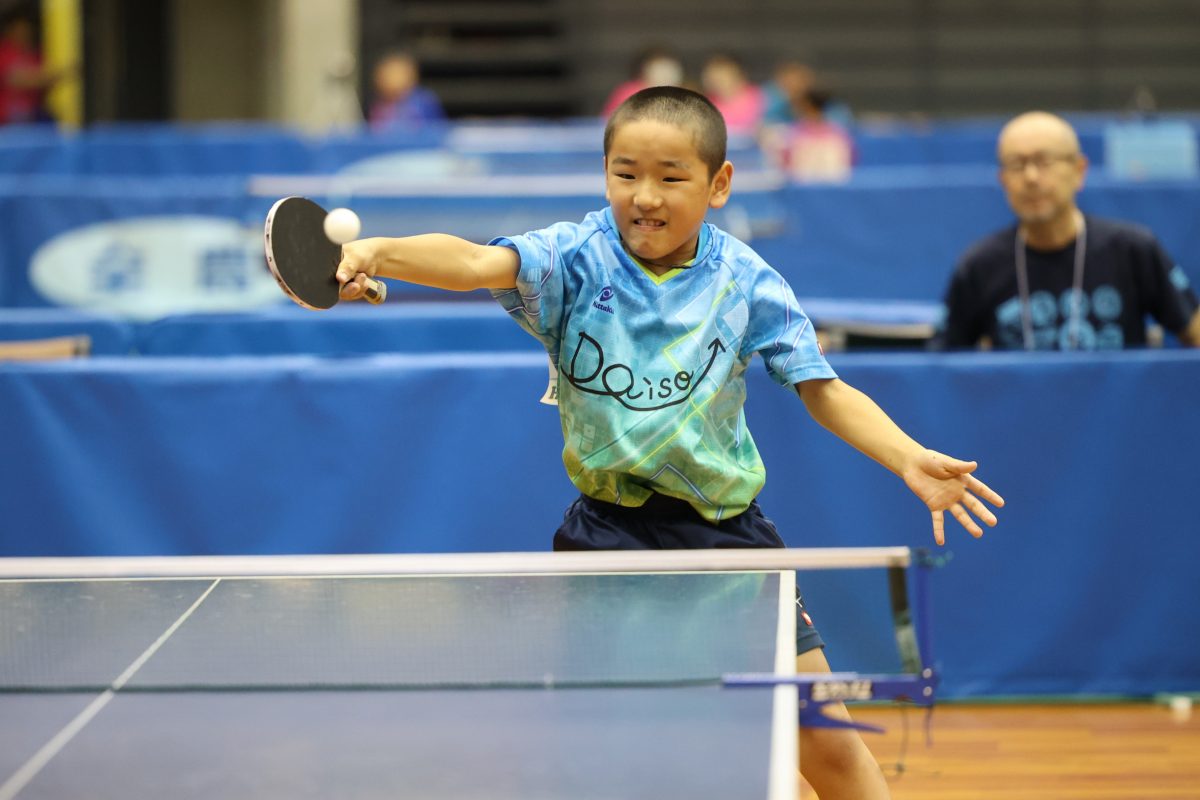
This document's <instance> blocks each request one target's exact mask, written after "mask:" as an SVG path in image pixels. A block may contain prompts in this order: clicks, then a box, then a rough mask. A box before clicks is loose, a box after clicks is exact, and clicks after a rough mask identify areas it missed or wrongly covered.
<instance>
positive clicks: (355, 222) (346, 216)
mask: <svg viewBox="0 0 1200 800" xmlns="http://www.w3.org/2000/svg"><path fill="white" fill-rule="evenodd" d="M361 230H362V222H360V221H359V219H358V214H355V213H354V212H353V211H351V210H350V209H348V208H335V209H334V210H333V211H330V212H329V213H328V214H326V215H325V236H326V238H328V239H329V241H331V242H333V243H334V244H345V243H346V242H352V241H354V240H355V239H357V238H358V233H359V231H361Z"/></svg>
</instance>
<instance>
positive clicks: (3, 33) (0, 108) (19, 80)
mask: <svg viewBox="0 0 1200 800" xmlns="http://www.w3.org/2000/svg"><path fill="white" fill-rule="evenodd" d="M34 32H35V29H34V24H33V18H32V16H30V14H29V12H28V11H26V10H24V9H17V10H15V11H10V12H9V13H8V14H6V15H5V16H4V18H3V20H2V21H0V125H17V124H23V123H24V124H28V123H34V122H46V121H49V120H50V116H49V114H48V113H47V112H46V108H45V105H44V100H45V93H46V91H47V90H48V89H50V88H51V87H52V86H54V84H56V83H58V82H59V81H60V80H62V79H63V78H64V77H66V76H67V73H68V70H64V69H48V68H46V67H45V66H44V65H43V64H42V55H41V53H40V52H39V51H38V48H37V45H36V39H35V35H34Z"/></svg>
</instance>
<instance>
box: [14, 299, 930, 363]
mask: <svg viewBox="0 0 1200 800" xmlns="http://www.w3.org/2000/svg"><path fill="white" fill-rule="evenodd" d="M442 296H443V297H446V298H460V297H461V298H463V299H462V300H454V299H448V300H446V301H440V302H411V303H386V304H384V305H382V306H366V305H364V304H362V303H353V304H352V303H344V304H342V305H339V306H337V307H335V308H332V309H329V310H327V311H322V312H314V311H308V310H305V309H301V308H300V307H298V306H296V305H294V304H293V303H291V302H289V301H287V300H283V299H279V300H277V302H276V305H274V306H271V307H268V308H263V309H258V310H254V311H243V312H237V313H205V314H174V315H171V316H167V317H163V318H161V319H156V320H148V321H135V320H126V319H121V318H117V317H112V316H104V315H99V314H88V313H84V312H79V311H72V310H69V309H58V308H8V309H0V342H6V341H20V340H29V339H46V338H51V337H56V336H77V335H84V336H88V337H89V338H90V339H91V342H92V346H91V353H92V355H96V356H117V355H143V356H247V355H259V356H264V355H325V356H336V355H361V354H371V353H429V352H480V351H497V350H536V349H538V348H539V347H540V345H539V344H538V343H537V342H536V341H535V340H534V339H533V338H532V337H530V336H529V335H528V334H526V333H525V332H524V331H522V330H521V329H520V328H518V327H517V326H516V325H514V324H513V323H512V322H511V321H510V320H509V318H508V315H507V314H506V313H505V311H504V310H503V309H502V308H501V307H500V306H499V304H497V303H495V302H493V301H492V300H491V298H490V297H489V296H488V295H487V293H486V292H472V293H469V294H467V295H455V294H451V293H448V292H446V293H443V294H442ZM800 302H801V305H802V306H803V307H804V310H805V312H806V313H807V314H808V315H809V317H810V318H811V319H812V320H813V322H814V323H815V324H816V325H817V326H818V327H820V328H825V329H832V330H837V329H843V330H845V329H856V330H862V331H870V330H878V329H879V328H880V326H886V327H888V328H889V329H892V330H895V329H901V330H909V331H911V330H917V331H924V330H927V329H928V330H931V329H932V326H933V324H934V322H935V321H936V319H937V317H938V315H939V313H940V307H939V306H938V305H937V304H931V303H910V302H895V301H893V302H884V301H872V302H866V301H854V300H827V299H820V298H801V299H800ZM893 335H894V334H893ZM911 335H912V336H913V338H914V339H919V338H920V334H919V333H914V334H911ZM913 346H914V347H918V348H919V347H921V346H922V345H921V343H920V342H919V341H917V342H915V343H914V344H913Z"/></svg>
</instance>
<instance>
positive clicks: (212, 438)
mask: <svg viewBox="0 0 1200 800" xmlns="http://www.w3.org/2000/svg"><path fill="white" fill-rule="evenodd" d="M831 362H832V363H833V366H834V367H835V368H836V369H837V370H838V372H839V373H840V374H841V375H842V377H843V378H845V379H846V380H847V381H849V382H850V383H851V384H853V385H855V386H858V387H859V388H861V389H863V390H864V391H866V392H867V393H868V394H870V395H871V396H872V397H874V398H875V399H876V400H877V401H878V402H879V403H880V404H881V405H882V406H883V407H884V408H885V409H886V410H887V411H888V412H889V413H890V414H891V415H892V416H893V417H894V418H895V419H896V420H897V421H898V422H899V423H900V424H901V425H902V426H903V427H904V428H905V429H907V430H908V431H909V432H910V433H912V434H913V435H914V436H915V437H916V438H917V439H918V440H920V441H922V442H923V443H924V444H926V445H927V446H930V447H933V448H935V449H940V450H943V451H945V452H948V453H950V454H952V455H957V456H963V457H969V458H974V459H978V460H979V461H980V463H981V465H982V466H981V473H980V477H981V478H982V479H984V480H985V481H987V482H989V483H990V484H991V485H992V486H994V487H995V488H996V489H997V490H999V491H1000V492H1002V493H1003V494H1004V495H1005V497H1006V499H1007V500H1008V507H1007V508H1005V509H1003V510H1002V511H1001V512H1000V518H1001V520H1002V524H1001V527H999V528H997V529H994V530H989V531H988V533H987V534H986V535H985V536H984V538H983V539H982V540H979V541H975V540H973V539H971V538H970V537H969V536H967V535H966V534H965V533H964V532H962V531H960V530H957V526H956V524H955V523H954V522H948V523H947V529H948V533H949V544H948V545H947V546H946V547H945V548H944V549H941V550H938V551H937V555H938V556H940V557H942V558H945V559H947V563H946V565H945V566H944V568H942V569H939V570H937V571H936V572H935V574H934V577H933V610H934V613H933V625H934V628H933V633H934V645H935V647H934V650H935V655H936V656H937V658H938V661H939V663H940V666H941V668H942V670H943V672H944V674H945V683H944V689H945V690H946V694H947V695H948V696H951V697H967V696H981V695H1012V694H1078V693H1088V694H1119V695H1145V694H1149V693H1152V692H1157V691H1194V690H1195V688H1196V686H1197V685H1198V683H1200V641H1198V640H1197V639H1196V637H1195V636H1193V635H1191V634H1192V632H1194V631H1196V630H1200V607H1198V606H1197V604H1196V603H1194V602H1192V599H1193V598H1192V595H1193V594H1194V592H1192V590H1191V587H1192V586H1193V585H1194V583H1195V581H1194V572H1195V564H1196V563H1197V560H1198V559H1200V538H1198V537H1197V523H1196V519H1195V512H1194V509H1193V503H1192V501H1191V497H1192V496H1193V494H1194V492H1193V486H1192V484H1193V483H1194V478H1193V476H1194V470H1193V469H1192V468H1191V464H1192V461H1193V458H1194V454H1195V453H1196V452H1197V450H1198V448H1200V426H1197V425H1196V424H1195V398H1196V396H1197V392H1198V390H1200V353H1195V352H1191V351H1160V352H1132V351H1131V352H1122V353H1113V354H1108V355H1086V354H1041V355H1036V354H1035V355H1024V354H961V355H936V354H904V355H897V354H889V355H887V356H868V355H861V354H859V355H856V354H845V355H836V356H833V357H832V358H831ZM545 381H546V366H545V360H544V357H543V356H542V355H541V354H540V353H538V352H534V351H530V352H520V353H495V352H493V353H484V354H469V353H458V354H437V353H429V354H395V355H372V356H362V357H346V358H331V357H314V356H279V357H257V358H234V357H226V358H181V359H171V358H158V359H149V358H97V359H91V360H83V361H77V362H57V363H43V364H6V365H0V430H2V436H0V441H2V442H3V447H2V448H0V509H3V514H2V515H0V555H98V554H210V553H325V552H432V551H477V550H483V551H508V550H544V549H547V548H548V547H549V546H550V537H551V533H552V532H553V530H554V528H555V527H556V525H557V523H558V521H559V520H560V519H561V514H562V510H563V509H564V508H565V506H566V505H567V504H568V503H569V502H570V500H571V498H572V497H573V494H574V492H573V490H572V487H571V486H570V484H569V482H568V481H567V479H566V477H565V475H564V472H563V469H562V466H561V463H560V461H559V453H560V449H561V441H562V440H561V431H560V427H559V420H558V416H557V414H556V413H555V411H554V409H552V408H549V407H546V406H543V405H540V404H539V403H538V402H537V399H538V398H539V397H540V395H541V392H542V390H543V388H544V386H545ZM749 394H750V400H749V403H748V406H747V416H748V419H749V423H750V427H751V430H752V431H753V432H754V435H755V438H756V441H757V442H758V445H759V447H760V449H761V451H762V454H763V458H764V461H765V463H766V466H767V471H768V479H767V486H766V489H765V490H764V491H763V493H762V495H761V496H760V500H761V502H762V504H763V507H764V509H765V510H766V512H767V513H768V515H769V516H771V517H772V518H773V519H774V520H775V521H776V523H777V524H778V526H779V529H780V531H781V533H782V535H783V537H784V539H785V540H786V541H787V543H788V544H789V545H792V546H797V547H805V546H812V547H816V546H883V545H910V546H916V547H922V546H929V545H930V544H931V534H930V522H929V515H928V512H927V511H926V510H925V509H924V507H923V506H922V505H921V504H920V503H919V502H918V501H917V500H916V499H915V498H913V497H912V496H911V495H910V494H909V492H908V491H907V489H905V488H904V486H903V485H902V484H901V483H900V481H898V480H897V479H896V478H895V477H893V476H892V475H890V474H889V473H887V472H886V471H885V470H883V469H882V468H880V467H879V466H878V465H876V464H874V463H872V462H871V461H869V460H868V459H867V458H865V457H863V456H862V455H860V454H858V453H856V452H854V451H853V450H852V449H851V448H849V447H847V446H846V445H845V444H843V443H841V442H840V441H838V440H836V439H835V438H834V437H832V436H831V435H829V434H828V433H827V432H825V431H824V430H823V429H821V428H820V427H819V426H817V425H816V424H815V423H814V422H812V421H811V420H810V419H809V418H808V416H807V415H806V414H805V412H804V409H803V407H802V404H801V403H800V401H799V400H798V399H797V398H796V397H795V396H794V394H793V393H791V392H789V391H787V390H784V389H781V388H779V387H778V386H775V385H774V384H773V383H771V382H770V380H769V379H768V378H767V377H766V375H765V373H764V371H763V370H762V369H760V368H758V367H757V366H756V367H755V368H754V369H752V370H751V372H750V374H749ZM864 580H865V578H864ZM802 587H803V589H804V592H805V594H806V598H807V599H808V601H809V607H810V611H811V612H812V613H813V615H814V616H815V618H816V620H817V622H818V624H819V625H820V626H821V627H822V629H823V631H824V633H825V635H826V637H827V638H828V639H829V641H830V657H831V659H832V660H833V661H834V663H835V665H837V666H838V667H839V668H846V669H860V670H863V669H866V670H872V669H877V668H878V664H877V662H876V661H875V659H876V658H877V657H878V653H879V647H878V646H868V645H867V643H866V642H867V641H871V642H875V643H877V644H878V643H879V642H881V641H882V642H884V644H885V645H886V641H887V638H888V636H889V630H888V625H889V621H888V619H887V617H886V588H885V585H884V582H883V580H882V578H881V577H880V576H875V579H874V580H873V581H869V582H865V583H864V582H861V581H860V579H859V578H851V577H837V578H821V577H820V576H807V577H802ZM867 633H869V634H870V635H867ZM884 649H886V647H885V648H884Z"/></svg>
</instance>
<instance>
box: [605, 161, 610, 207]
mask: <svg viewBox="0 0 1200 800" xmlns="http://www.w3.org/2000/svg"><path fill="white" fill-rule="evenodd" d="M604 202H606V203H611V202H612V198H611V197H609V196H608V154H607V153H605V154H604Z"/></svg>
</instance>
